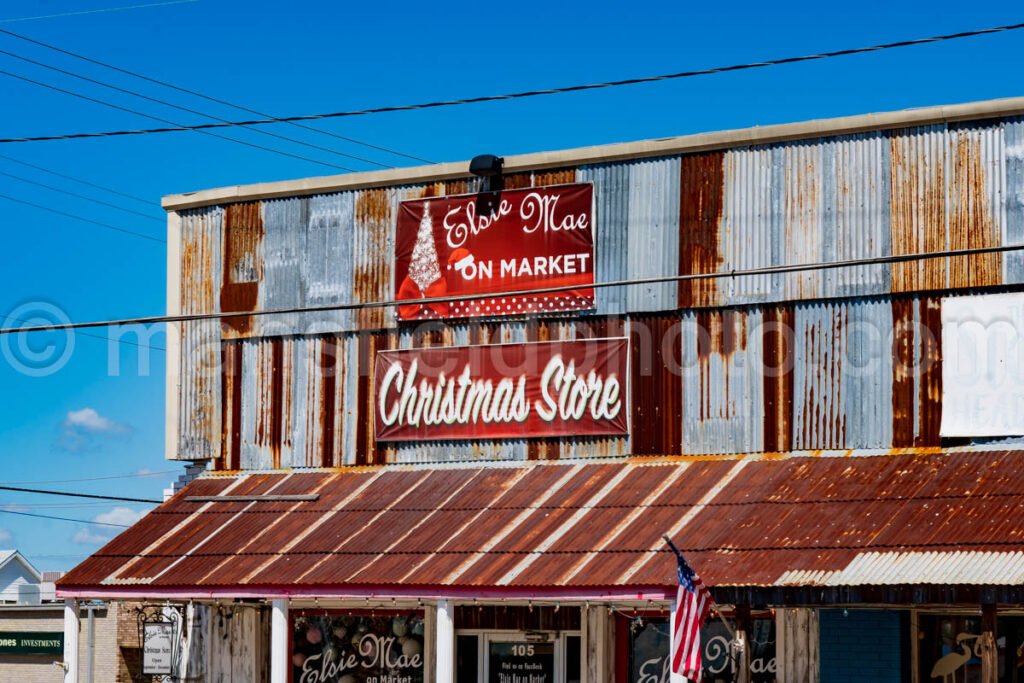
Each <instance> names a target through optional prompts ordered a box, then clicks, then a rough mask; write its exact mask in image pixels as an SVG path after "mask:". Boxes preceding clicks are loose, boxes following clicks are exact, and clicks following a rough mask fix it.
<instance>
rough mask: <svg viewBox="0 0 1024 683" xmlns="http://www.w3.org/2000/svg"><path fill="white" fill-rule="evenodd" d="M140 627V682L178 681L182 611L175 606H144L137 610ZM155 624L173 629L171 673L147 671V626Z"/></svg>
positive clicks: (168, 682)
mask: <svg viewBox="0 0 1024 683" xmlns="http://www.w3.org/2000/svg"><path fill="white" fill-rule="evenodd" d="M136 612H137V615H138V625H139V647H140V649H141V656H140V661H139V675H138V677H137V678H136V680H138V681H147V680H148V681H153V682H154V683H156V682H160V683H172V682H174V681H178V680H179V679H178V677H177V675H176V674H175V672H176V671H178V670H179V664H180V661H179V660H180V658H181V646H180V642H181V639H180V637H179V634H180V633H181V628H180V627H181V624H182V614H181V611H180V609H179V608H178V607H177V606H174V605H143V606H142V607H138V608H136ZM154 624H166V625H167V626H169V627H170V629H171V665H170V671H168V672H159V673H152V672H149V671H146V630H147V626H152V625H154Z"/></svg>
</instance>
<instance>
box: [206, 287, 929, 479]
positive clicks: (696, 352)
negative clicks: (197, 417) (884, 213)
mask: <svg viewBox="0 0 1024 683" xmlns="http://www.w3.org/2000/svg"><path fill="white" fill-rule="evenodd" d="M940 333H941V316H940V300H939V299H938V298H935V297H927V298H922V297H900V298H898V299H896V300H892V301H890V300H889V299H888V298H884V297H875V298H870V299H850V300H831V301H823V302H819V303H814V304H798V305H795V306H789V305H786V306H780V305H775V304H773V305H767V306H756V307H745V308H736V309H724V310H715V309H707V310H700V311H690V312H686V313H683V314H665V315H637V316H631V317H629V318H626V319H619V318H614V317H599V316H589V317H586V318H583V319H573V320H569V319H565V320H563V319H551V320H539V321H538V320H504V321H470V322H462V323H457V324H453V325H449V324H445V323H441V322H436V323H434V324H432V325H430V326H427V327H423V328H421V327H402V328H399V329H398V330H395V331H391V332H378V333H366V332H362V333H344V334H337V335H300V336H292V337H286V338H280V337H269V338H264V339H259V340H240V341H232V342H229V343H228V347H229V348H230V351H226V352H225V354H224V355H225V364H226V365H230V369H231V374H228V375H225V376H226V377H227V378H228V379H226V380H225V385H224V398H223V399H222V400H223V401H224V404H223V405H224V416H223V424H224V425H225V430H227V432H226V434H227V435H226V436H225V444H226V445H225V449H224V450H225V454H226V457H227V460H226V461H224V462H222V463H219V464H218V467H223V468H230V466H231V464H232V463H235V464H236V465H240V466H241V467H242V468H243V469H267V468H272V467H277V466H282V467H319V466H337V465H347V464H372V463H378V464H379V463H384V462H387V463H427V462H450V461H461V460H482V459H483V460H526V459H537V460H541V459H552V458H569V457H605V456H617V455H629V454H638V455H666V454H677V453H683V454H687V455H712V454H723V453H751V452H762V451H768V452H774V451H781V450H788V449H790V448H792V449H795V450H820V449H853V448H864V449H885V448H904V447H930V446H938V445H939V443H940V442H939V436H938V425H939V420H940V418H941V409H942V407H941V395H942V388H941V348H940V343H941V338H940ZM622 335H628V336H629V337H630V339H631V377H630V382H629V392H630V397H631V402H632V403H631V436H630V437H626V438H620V437H604V438H593V439H590V438H588V439H572V438H549V439H528V440H523V439H509V440H482V441H451V442H423V443H407V442H403V443H389V442H386V443H379V444H378V443H376V442H375V440H374V438H373V408H374V397H373V386H372V384H373V383H372V377H373V363H374V362H375V360H376V352H377V350H379V349H383V348H406V349H408V348H419V347H426V346H453V345H464V344H490V343H509V342H513V343H515V342H530V341H545V340H564V341H571V340H574V339H582V338H596V337H608V336H622ZM239 354H240V358H238V355H239ZM236 358H237V359H238V360H237V368H236V366H235V362H236ZM236 376H237V378H236ZM236 387H237V388H236ZM236 443H237V446H236V445H235V444H236ZM236 452H237V454H236Z"/></svg>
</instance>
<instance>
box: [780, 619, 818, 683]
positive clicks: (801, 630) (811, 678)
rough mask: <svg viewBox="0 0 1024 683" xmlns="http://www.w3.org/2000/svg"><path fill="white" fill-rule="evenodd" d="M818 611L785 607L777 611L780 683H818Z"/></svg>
mask: <svg viewBox="0 0 1024 683" xmlns="http://www.w3.org/2000/svg"><path fill="white" fill-rule="evenodd" d="M818 642H819V627H818V610H816V609H802V608H792V607H785V608H780V609H778V610H776V641H775V657H776V659H775V661H776V662H777V665H778V670H777V671H776V674H777V679H778V681H779V683H818V681H819V680H820V677H821V673H820V672H821V666H820V662H819V658H818Z"/></svg>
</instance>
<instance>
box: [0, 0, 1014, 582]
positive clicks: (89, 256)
mask: <svg viewBox="0 0 1024 683" xmlns="http://www.w3.org/2000/svg"><path fill="white" fill-rule="evenodd" d="M143 2H144V0H137V2H128V1H127V0H121V1H120V2H119V1H118V0H42V1H41V0H6V1H5V2H3V3H0V28H3V29H8V30H11V31H16V32H19V33H22V34H24V35H27V36H31V37H33V38H37V39H39V40H43V41H46V42H49V43H53V44H56V45H59V46H62V47H65V48H67V49H69V50H73V51H76V52H80V53H84V54H86V55H89V56H92V57H95V58H97V59H100V60H103V61H107V62H111V63H114V64H116V65H119V66H123V67H125V68H130V69H132V70H136V71H140V72H142V73H145V74H147V75H150V76H153V77H156V78H160V79H163V80H168V81H171V82H174V83H177V84H180V85H183V86H186V87H189V88H192V89H197V90H201V91H203V92H206V93H208V94H211V95H215V96H217V97H220V98H223V99H227V100H231V101H234V102H238V103H241V104H245V105H247V106H250V107H253V108H256V109H260V110H262V111H268V112H271V113H274V114H282V115H285V114H298V113H309V112H318V111H333V110H341V109H355V108H362V107H369V106H379V105H391V104H405V103H412V102H417V101H425V100H434V99H447V98H456V97H463V96H475V95H484V94H494V93H500V92H507V91H517V90H524V89H534V88H541V87H552V86H560V85H570V84H575V83H582V82H592V81H602V80H611V79H620V78H628V77H633V76H641V75H651V74H658V73H666V72H673V71H680V70H687V69H696V68H707V67H712V66H720V65H727V64H732V63H739V62H746V61H752V60H753V61H756V60H761V59H766V58H774V57H783V56H790V55H796V54H805V53H814V52H819V51H825V50H833V49H838V48H845V47H854V46H860V45H867V44H873V43H878V42H887V41H893V40H900V39H904V38H913V37H922V36H929V35H934V34H939V33H949V32H956V31H961V30H967V29H973V28H981V27H986V26H994V25H999V24H1007V23H1015V22H1018V21H1022V20H1024V12H1021V10H1020V9H1019V5H1017V4H1016V3H1010V2H991V3H963V2H957V3H951V2H912V3H896V2H886V3H881V2H867V3H857V4H850V3H820V2H815V3H810V2H807V3H788V4H780V3H767V2H762V3H754V2H742V1H741V2H732V3H701V4H700V6H696V4H695V3H647V2H631V3H611V2H602V1H592V2H586V3H571V2H561V3H555V2H550V1H549V2H543V3H542V2H519V3H502V4H500V5H497V4H494V5H492V4H490V3H477V4H475V5H465V6H459V5H452V6H447V5H440V6H432V5H426V4H423V3H403V2H392V3H380V2H378V3H358V4H357V3H341V2H325V1H316V0H310V1H308V2H297V3H280V2H263V1H249V2H240V1H236V0H231V1H229V0H199V1H197V2H189V3H184V4H177V5H168V6H162V7H152V8H141V9H134V10H128V11H121V12H110V13H96V14H87V15H78V16H68V17H63V18H50V19H36V20H27V21H10V20H12V19H17V18H20V17H29V16H35V15H41V14H58V13H62V12H74V11H78V10H89V9H97V8H105V7H116V6H119V5H132V4H142V3H143ZM492 7H493V10H492V9H490V8H492ZM0 50H5V51H8V52H16V53H18V54H20V55H23V56H26V57H30V58H33V59H37V60H41V61H45V62H48V63H51V64H54V65H57V66H60V67H62V68H65V69H70V70H73V71H76V72H79V73H82V74H85V75H88V76H90V77H93V78H98V79H103V80H109V81H110V82H112V83H116V84H118V85H120V86H122V87H127V88H132V89H138V90H140V91H143V92H145V93H147V94H150V95H151V96H154V97H159V98H162V99H168V100H171V101H174V102H177V103H180V104H183V105H185V106H189V107H191V108H194V109H200V110H203V111H205V112H210V113H213V114H215V115H217V116H223V117H237V116H238V115H239V113H238V112H235V111H232V110H230V109H227V108H225V107H220V106H217V105H213V104H211V103H208V102H204V101H201V100H196V99H193V98H188V97H186V96H184V95H182V94H181V93H176V92H173V91H166V90H163V89H160V88H157V87H155V86H153V85H151V84H147V83H142V82H138V81H135V80H133V79H130V78H128V77H125V76H122V75H118V74H115V73H112V72H109V71H106V70H103V69H101V68H99V67H95V66H93V65H89V64H85V63H83V62H79V61H77V60H74V59H71V58H68V57H66V56H62V55H58V54H55V53H53V52H50V51H47V50H45V49H42V48H38V47H35V46H32V45H29V44H27V43H23V42H21V41H19V40H16V39H14V38H11V37H8V36H3V35H0ZM1022 50H1024V31H1020V32H1015V33H1009V34H1003V35H997V36H990V37H984V38H972V39H967V40H963V41H959V42H955V43H946V44H941V45H930V46H923V47H914V48H908V49H903V50H893V51H888V52H885V53H878V54H869V55H863V56H857V57H848V58H840V59H832V60H828V61H824V62H816V63H810V64H800V65H793V66H782V67H776V68H771V69H762V70H755V71H748V72H743V73H734V74H724V75H717V76H711V77H702V78H695V79H687V80H682V81H675V82H668V83H659V84H652V85H639V86H632V87H625V88H617V89H614V90H605V91H598V92H589V93H581V94H573V95H561V96H556V97H550V98H538V99H532V100H523V101H517V102H506V103H493V104H481V105H472V106H466V107H458V108H451V109H443V110H434V111H419V112H405V113H394V114H382V115H379V116H372V117H359V118H349V119H343V120H335V121H329V122H325V123H322V124H318V125H321V126H322V127H323V128H325V129H327V130H330V131H333V132H335V133H338V134H341V135H345V136H348V137H352V138H356V139H360V140H365V141H367V142H371V143H374V144H377V145H382V146H385V147H389V148H393V149H396V150H401V151H404V152H407V153H409V154H413V155H416V156H419V157H423V158H426V159H430V160H434V161H451V160H458V159H467V158H469V157H471V156H473V155H475V154H478V153H482V152H493V153H497V154H515V153H520V152H531V151H539V150H548V149H559V148H568V147H577V146H582V145H592V144H600V143H607V142H618V141H628V140H636V139H643V138H652V137H660V136H668V135H679V134H685V133H693V132H701V131H710V130H720V129H726V128H736V127H746V126H754V125H765V124H771V123H781V122H788V121H798V120H804V119H811V118H820V117H829V116H841V115H848V114H857V113H863V112H869V111H884V110H891V109H903V108H910V107H921V106H927V105H934V104H945V103H954V102H964V101H971V100H982V99H989V98H996V97H1008V96H1015V95H1020V94H1022V93H1021V91H1020V89H1019V85H1016V84H1017V83H1019V64H1020V54H1021V52H1022ZM0 69H2V70H5V71H10V72H14V73H18V74H20V75H23V76H26V77H29V78H34V79H37V80H42V81H46V82H48V83H52V84H54V85H57V86H60V87H64V88H68V89H72V90H75V91H78V92H81V93H83V94H87V95H89V96H92V97H97V98H102V99H106V100H109V101H111V102H115V103H117V104H120V105H122V106H126V107H130V108H133V109H138V110H141V111H146V112H149V113H151V114H153V115H155V116H159V117H161V118H166V119H170V120H174V121H176V122H183V123H191V122H199V121H201V120H202V119H201V118H200V117H197V116H195V115H192V114H188V113H183V112H180V111H174V110H171V109H167V108H165V107H162V106H159V105H155V104H153V103H151V102H143V101H140V100H135V99H134V98H131V97H128V96H126V95H122V94H118V93H114V92H110V91H106V90H104V89H102V88H100V87H98V86H94V85H91V84H88V83H83V82H79V81H76V80H75V79H72V78H70V77H67V76H62V75H60V74H56V73H52V72H48V71H46V70H44V69H41V68H38V67H35V66H32V65H29V64H26V63H24V62H20V61H18V60H16V59H14V58H11V57H8V56H5V55H2V54H0ZM0 102H2V103H3V106H2V107H0V137H17V136H31V135H44V134H53V133H71V132H82V131H99V130H112V129H119V128H137V127H150V126H153V125H157V124H155V122H152V121H148V120H146V119H143V118H140V117H138V116H135V115H132V114H128V113H125V112H121V111H115V110H112V109H109V108H106V107H103V106H100V105H97V104H94V103H91V102H86V101H81V100H77V99H74V98H72V97H70V96H68V95H64V94H61V93H57V92H52V91H48V90H45V89H42V88H40V87H38V86H35V85H31V84H28V83H24V82H20V81H17V80H14V79H12V78H9V77H7V76H3V75H0ZM273 130H275V131H276V132H279V133H282V134H285V135H289V136H296V137H302V138H303V139H306V140H307V141H309V142H315V143H316V144H320V145H325V146H328V147H332V148H335V149H337V150H339V151H343V152H348V153H351V154H355V155H358V156H366V157H372V158H374V159H376V160H378V161H380V162H381V163H384V164H387V165H406V164H407V163H410V162H408V160H406V159H403V158H401V157H397V156H393V155H389V154H385V153H382V152H379V151H377V150H371V149H367V148H364V147H359V146H357V145H352V144H348V143H344V142H341V141H339V140H336V139H332V138H328V137H325V136H317V135H314V134H311V133H307V132H305V131H299V130H296V129H294V128H291V127H288V126H279V127H276V128H274V129H273ZM231 134H232V135H234V136H237V137H240V138H244V139H246V140H250V141H252V142H254V143H258V144H264V145H270V146H274V147H279V148H283V149H288V150H289V151H292V152H294V153H298V154H302V155H304V156H305V155H308V156H314V157H317V158H319V159H321V160H323V161H327V162H330V163H337V164H341V165H343V166H351V167H352V168H354V169H360V170H362V169H368V168H373V167H372V166H369V165H367V164H365V163H363V162H359V161H354V160H346V159H342V158H341V157H337V156H332V155H329V154H326V153H321V152H317V151H314V150H308V149H303V148H301V147H296V146H290V145H288V144H287V143H283V142H281V141H277V140H271V139H270V138H264V137H263V136H260V135H258V134H253V133H246V132H232V133H231ZM0 155H5V156H8V157H13V158H16V159H19V160H22V161H25V162H29V163H32V164H37V165H40V166H44V167H46V168H50V169H52V170H55V171H59V172H61V173H65V174H69V175H72V176H76V177H79V178H82V179H86V180H88V181H90V182H94V183H99V184H102V185H106V186H109V187H112V188H116V189H118V190H119V191H121V192H125V193H129V194H132V195H136V196H139V197H142V198H145V199H148V203H147V204H144V203H141V202H136V201H133V200H130V199H124V198H120V197H116V196H113V195H109V194H105V193H102V192H98V191H95V190H92V189H89V188H86V187H83V186H80V185H76V184H74V183H71V182H70V181H67V180H64V179H60V178H55V177H53V176H49V175H47V174H45V173H42V172H39V171H36V170H34V169H29V168H25V167H23V166H19V165H17V164H15V163H12V162H10V161H8V160H6V159H4V158H0V173H10V174H15V175H19V176H23V177H26V178H30V179H32V180H36V181H39V182H44V183H48V184H53V185H57V186H60V187H62V188H65V189H67V190H70V191H74V192H79V193H83V194H89V195H90V196H94V197H95V198H97V199H101V200H104V201H109V202H113V203H117V204H121V205H123V206H124V207H127V208H131V209H133V210H137V211H141V212H142V213H144V214H147V215H148V216H150V218H144V217H141V216H137V215H134V214H129V213H124V212H122V211H117V210H114V209H110V208H107V207H103V206H99V205H95V204H90V203H88V202H85V201H82V200H79V199H75V198H71V197H67V196H63V195H60V194H55V193H53V192H51V191H48V190H46V189H44V188H40V187H36V186H32V185H29V184H25V183H22V182H20V181H18V180H15V179H12V178H10V177H8V176H3V175H0V194H6V195H11V196H14V197H17V198H21V199H23V200H25V201H30V202H34V203H37V204H41V205H44V206H48V207H51V208H53V209H56V210H60V211H65V212H68V213H74V214H79V215H81V216H84V217H87V218H90V219H92V220H96V221H101V222H106V223H110V224H112V225H117V226H121V227H124V228H126V229H130V230H135V231H139V232H144V233H148V234H152V235H156V236H162V233H163V230H164V227H163V222H162V220H163V218H162V212H161V210H160V208H159V204H158V201H159V197H160V196H162V195H165V194H170V193H175V192H182V191H187V190H194V189H202V188H208V187H216V186H221V185H233V184H239V183H251V182H256V181H265V180H278V179H286V178H297V177H305V176H311V175H323V174H325V173H332V172H333V171H331V169H329V168H326V167H323V166H319V165H315V164H312V163H309V162H305V161H300V160H296V159H290V158H286V157H283V156H278V155H275V154H271V153H268V152H263V151H259V150H255V149H250V148H247V147H244V146H242V145H237V144H233V143H230V142H225V141H222V140H217V139H213V138H211V137H208V136H204V135H200V134H196V133H174V134H168V135H160V136H157V135H153V136H146V137H123V138H108V139H102V140H77V141H59V142H35V143H24V144H4V145H0ZM153 219H155V220H153ZM0 225H2V228H3V234H4V237H5V251H6V254H5V257H4V258H3V259H2V260H0V314H2V315H9V314H10V313H11V311H13V310H14V309H16V308H17V307H18V306H23V307H24V308H22V309H21V310H23V311H25V310H28V311H34V310H41V309H40V307H41V306H46V305H49V306H55V307H57V308H58V309H59V310H60V311H62V312H63V313H64V314H65V315H66V316H68V317H69V318H71V319H74V320H90V319H99V318H116V317H126V316H135V315H147V314H156V313H162V312H163V311H164V310H165V285H164V283H165V262H164V246H163V245H162V244H158V243H155V242H149V241H145V240H141V239H137V238H134V237H129V236H125V235H121V234H118V233H115V232H112V231H108V230H105V229H102V228H99V227H97V226H93V225H89V224H85V223H81V222H78V221H74V220H72V219H69V218H64V217H60V216H57V215H52V214H48V213H45V212H43V211H41V210H39V209H37V208H33V207H28V206H23V205H18V204H14V203H11V202H9V201H6V200H3V199H0ZM9 323H10V321H8V324H9ZM95 334H98V335H99V337H101V338H99V339H97V338H95V337H90V336H84V335H82V334H78V335H76V336H75V337H74V339H73V350H71V351H70V352H69V355H68V359H67V362H66V364H64V365H63V366H62V367H61V368H60V369H59V371H57V372H54V373H52V374H49V375H47V376H30V375H28V374H26V373H25V372H23V371H21V370H19V368H18V367H16V365H17V363H12V362H11V357H12V354H13V355H14V356H18V357H20V358H22V359H24V358H25V357H26V356H25V350H24V349H19V348H17V346H16V344H17V342H15V346H9V347H6V348H7V349H8V352H7V353H6V354H5V355H2V356H0V444H2V449H3V450H2V458H3V460H2V463H3V468H2V471H3V474H0V482H4V483H6V482H23V481H44V482H55V483H51V484H46V486H49V487H50V488H61V489H71V490H77V491H87V492H93V493H109V494H113V495H128V496H142V497H154V496H155V497H159V495H160V492H161V490H162V489H163V488H164V487H165V486H166V485H167V484H168V482H169V480H170V479H171V477H172V475H171V474H167V473H166V472H167V471H168V470H171V469H174V468H175V465H174V463H168V462H167V461H165V460H164V459H163V450H164V449H163V415H164V400H163V396H164V394H163V384H164V382H163V367H164V358H163V354H162V351H160V350H157V349H154V350H152V351H151V352H149V353H148V354H147V355H148V358H149V360H150V368H149V370H150V372H149V374H148V375H145V374H141V373H139V372H138V371H137V365H136V364H137V360H138V352H139V349H138V348H137V347H133V346H130V345H120V346H119V347H116V348H120V349H121V351H122V353H123V355H122V357H121V359H120V363H117V364H115V366H116V368H117V372H112V371H111V368H110V362H109V358H108V344H107V342H106V340H105V339H104V338H103V337H104V335H105V332H104V331H102V330H101V331H97V332H95ZM150 341H151V342H152V343H153V344H154V345H156V346H162V345H163V342H164V339H163V336H162V335H156V336H154V337H153V338H152V339H151V340H150ZM32 343H33V345H34V346H33V347H32V348H30V349H28V352H29V354H32V353H43V354H44V355H45V354H46V353H47V352H46V349H45V347H46V346H47V345H50V344H53V345H54V346H53V349H52V352H53V353H54V354H55V355H56V356H60V355H61V354H62V353H63V352H64V348H65V345H66V344H67V343H68V340H67V339H66V338H63V337H57V336H51V335H40V336H38V337H37V338H33V341H32ZM140 473H141V474H143V475H151V476H129V477H124V478H116V479H99V480H96V481H63V482H61V480H73V479H91V478H97V477H121V476H122V475H136V474H140ZM152 473H157V474H155V475H152ZM160 473H163V474H160ZM40 486H43V485H40ZM69 504H75V505H80V504H79V503H76V502H75V501H71V500H67V499H60V498H48V497H47V498H43V497H39V496H30V495H24V494H14V493H10V492H2V491H0V547H18V548H20V549H21V550H22V551H23V552H24V553H26V554H27V555H28V557H29V558H30V559H31V560H33V561H34V562H35V563H36V564H37V566H39V567H40V568H42V569H68V568H70V567H71V566H73V565H74V564H75V563H76V562H77V561H79V560H81V559H82V558H83V557H84V556H85V555H86V554H88V553H89V552H91V551H93V550H95V549H96V548H97V547H98V545H99V544H100V543H101V542H102V541H103V540H104V538H105V537H107V536H109V531H105V528H104V527H98V526H89V525H84V524H73V523H67V522H58V521H47V520H39V519H33V518H29V517H24V516H21V515H16V514H9V513H5V512H3V511H4V510H8V511H14V512H31V513H40V514H52V515H60V516H66V517H73V518H80V519H99V520H101V521H114V522H130V521H131V520H132V519H133V517H134V515H135V514H136V512H137V511H138V510H141V509H144V508H143V507H141V506H131V505H126V506H119V505H116V504H106V503H102V504H89V505H86V506H82V507H56V508H55V507H45V506H52V505H69Z"/></svg>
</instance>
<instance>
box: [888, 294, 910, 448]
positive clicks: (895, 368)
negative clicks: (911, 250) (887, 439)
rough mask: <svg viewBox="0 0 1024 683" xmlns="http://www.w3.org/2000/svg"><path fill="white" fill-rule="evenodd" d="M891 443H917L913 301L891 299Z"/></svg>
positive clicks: (895, 445)
mask: <svg viewBox="0 0 1024 683" xmlns="http://www.w3.org/2000/svg"><path fill="white" fill-rule="evenodd" d="M892 360H893V362H892V445H893V447H894V448H907V447H909V446H913V445H914V431H915V429H914V401H915V398H916V397H915V396H914V301H913V300H912V299H902V298H901V299H893V302H892Z"/></svg>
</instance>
